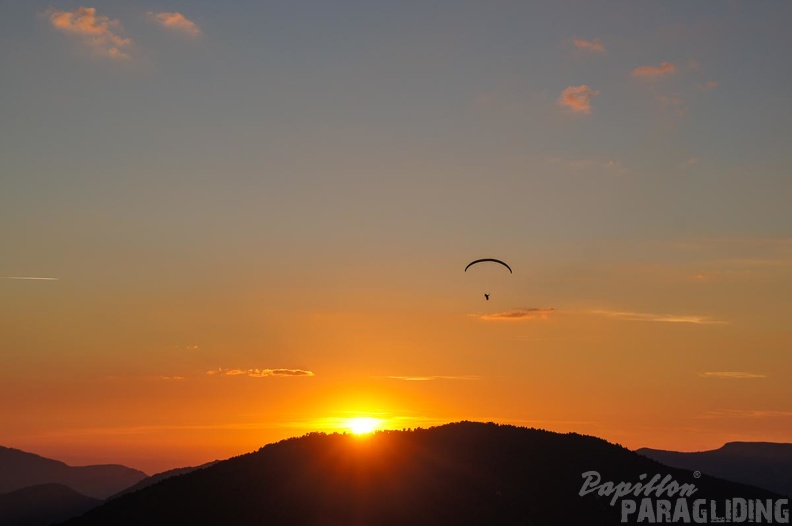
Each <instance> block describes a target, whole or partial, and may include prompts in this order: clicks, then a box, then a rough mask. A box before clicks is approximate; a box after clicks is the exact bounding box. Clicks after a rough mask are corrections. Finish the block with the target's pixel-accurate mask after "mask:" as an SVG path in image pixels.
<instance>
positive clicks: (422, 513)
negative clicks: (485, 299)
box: [66, 422, 772, 526]
mask: <svg viewBox="0 0 792 526" xmlns="http://www.w3.org/2000/svg"><path fill="white" fill-rule="evenodd" d="M590 470H596V471H598V472H600V474H601V476H602V481H603V482H605V481H614V482H620V481H625V482H637V481H638V477H639V476H640V475H641V474H643V473H646V474H649V477H652V476H653V475H654V474H659V475H662V476H665V475H666V474H669V475H671V476H673V478H674V479H675V480H676V481H677V482H678V483H679V484H686V483H695V484H696V486H697V487H698V491H697V493H696V494H695V498H704V499H716V498H717V499H723V498H726V497H742V498H746V499H752V498H760V497H762V498H770V497H772V495H771V494H769V493H768V492H765V491H762V490H759V489H755V488H751V487H748V486H742V485H739V484H733V483H730V482H726V481H722V480H718V479H714V478H710V477H706V476H704V477H702V478H700V479H695V478H694V477H693V475H692V473H691V472H688V471H683V470H678V469H673V468H668V467H665V466H662V465H660V464H658V463H657V462H655V461H653V460H650V459H648V458H646V457H643V456H640V455H637V454H635V453H633V452H631V451H629V450H627V449H625V448H623V447H621V446H615V445H613V444H609V443H608V442H605V441H604V440H601V439H598V438H594V437H587V436H581V435H577V434H558V433H551V432H548V431H541V430H537V429H525V428H517V427H512V426H499V425H496V424H480V423H471V422H462V423H457V424H449V425H446V426H441V427H436V428H431V429H419V430H415V431H387V432H380V433H377V434H375V435H373V436H369V437H363V438H361V437H355V436H352V435H339V434H332V435H325V434H321V433H311V434H309V435H306V436H304V437H301V438H293V439H289V440H284V441H282V442H278V443H276V444H270V445H268V446H265V447H263V448H261V449H260V450H259V451H257V452H255V453H249V454H247V455H242V456H239V457H234V458H232V459H229V460H226V461H223V462H219V463H217V464H215V465H213V466H211V467H209V468H206V469H202V470H197V471H193V472H191V473H188V474H186V475H182V476H180V477H174V478H169V479H167V480H164V481H162V482H160V483H158V484H154V485H152V486H149V487H147V488H144V489H142V490H140V491H137V492H135V493H131V494H128V495H124V496H122V497H120V498H118V499H113V500H112V501H109V502H107V503H105V504H104V505H103V506H100V507H98V508H95V509H93V510H91V511H89V512H88V513H87V514H86V515H84V516H83V517H81V518H77V519H72V520H70V521H68V522H67V523H66V524H68V525H69V526H89V525H107V524H113V525H117V526H121V525H139V524H146V525H171V524H207V525H212V524H218V525H219V524H233V525H235V526H239V525H248V524H250V525H252V524H256V525H347V526H348V525H362V524H366V525H379V526H388V525H404V524H410V525H433V526H434V525H440V524H455V525H468V524H469V525H477V526H478V525H482V524H487V525H500V524H504V525H505V524H509V525H512V524H542V525H572V524H586V525H588V526H596V525H611V524H614V525H615V524H622V522H621V520H620V503H617V504H616V505H615V506H610V505H609V501H610V498H609V497H600V496H597V495H596V493H590V494H588V495H585V496H582V497H581V496H579V495H578V492H579V491H580V489H581V485H582V483H583V478H582V476H581V475H582V473H584V472H587V471H590ZM691 500H692V499H691ZM691 504H692V503H691Z"/></svg>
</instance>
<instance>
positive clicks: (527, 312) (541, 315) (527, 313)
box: [479, 308, 555, 320]
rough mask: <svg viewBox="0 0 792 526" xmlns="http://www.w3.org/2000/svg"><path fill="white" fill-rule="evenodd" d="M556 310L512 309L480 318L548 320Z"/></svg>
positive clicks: (480, 316) (482, 315) (483, 315)
mask: <svg viewBox="0 0 792 526" xmlns="http://www.w3.org/2000/svg"><path fill="white" fill-rule="evenodd" d="M554 310H555V309H540V308H532V309H512V310H509V311H504V312H495V313H492V314H481V315H479V318H480V319H482V320H536V319H540V320H546V319H547V314H548V313H549V312H553V311H554Z"/></svg>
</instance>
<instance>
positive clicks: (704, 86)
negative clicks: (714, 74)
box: [696, 80, 718, 91]
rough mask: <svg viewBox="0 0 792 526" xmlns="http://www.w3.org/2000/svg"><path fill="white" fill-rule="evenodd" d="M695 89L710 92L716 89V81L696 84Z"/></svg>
mask: <svg viewBox="0 0 792 526" xmlns="http://www.w3.org/2000/svg"><path fill="white" fill-rule="evenodd" d="M696 87H697V88H698V89H700V90H701V91H710V90H713V89H715V88H717V87H718V81H716V80H708V81H706V82H697V83H696Z"/></svg>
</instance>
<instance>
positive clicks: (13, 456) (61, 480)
mask: <svg viewBox="0 0 792 526" xmlns="http://www.w3.org/2000/svg"><path fill="white" fill-rule="evenodd" d="M144 478H146V474H145V473H143V472H142V471H138V470H136V469H131V468H128V467H125V466H120V465H117V464H108V465H98V466H69V465H66V464H64V463H63V462H59V461H57V460H52V459H49V458H44V457H41V456H39V455H34V454H33V453H26V452H24V451H20V450H18V449H12V448H7V447H2V446H0V493H7V492H9V491H14V490H17V489H21V488H26V487H29V486H35V485H38V484H49V483H57V484H63V485H65V486H69V487H70V488H72V489H73V490H75V491H77V492H79V493H82V494H83V495H88V496H89V497H94V498H97V499H105V498H107V497H109V496H110V495H113V494H115V493H118V492H119V491H121V490H123V489H126V488H128V487H129V486H131V485H133V484H135V483H137V482H139V481H140V480H142V479H144Z"/></svg>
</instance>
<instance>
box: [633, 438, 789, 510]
mask: <svg viewBox="0 0 792 526" xmlns="http://www.w3.org/2000/svg"><path fill="white" fill-rule="evenodd" d="M636 453H639V454H641V455H645V456H647V457H649V458H651V459H654V460H657V461H658V462H662V463H663V464H666V465H668V466H673V467H676V468H683V469H690V470H698V471H701V472H702V473H707V474H708V475H712V476H713V477H720V478H723V479H726V480H733V481H735V482H742V483H745V484H750V485H752V486H756V487H759V488H765V489H768V490H770V491H775V492H776V493H780V494H782V495H787V496H790V497H792V444H783V443H774V442H729V443H727V444H725V445H724V446H723V447H721V448H720V449H714V450H712V451H698V452H695V453H681V452H677V451H663V450H659V449H649V448H643V449H639V450H638V451H636Z"/></svg>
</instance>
